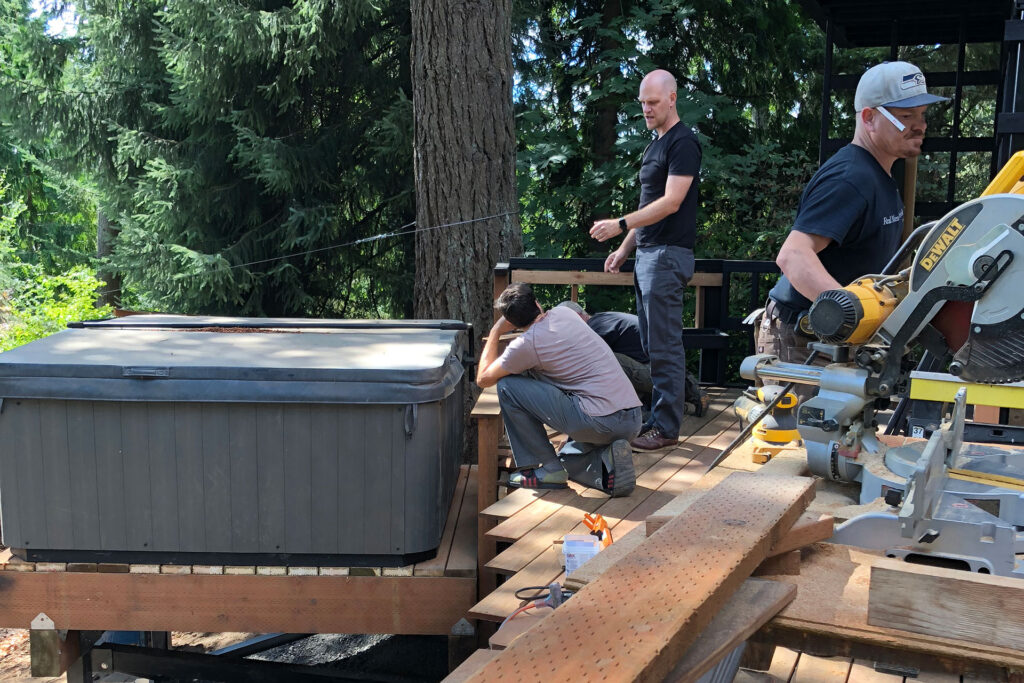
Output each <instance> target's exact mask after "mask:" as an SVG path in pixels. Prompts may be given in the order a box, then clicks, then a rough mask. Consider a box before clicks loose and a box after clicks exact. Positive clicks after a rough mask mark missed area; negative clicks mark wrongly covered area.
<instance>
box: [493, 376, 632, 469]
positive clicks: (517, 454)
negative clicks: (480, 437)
mask: <svg viewBox="0 0 1024 683" xmlns="http://www.w3.org/2000/svg"><path fill="white" fill-rule="evenodd" d="M498 403H499V405H500V406H501V419H502V420H503V421H504V422H505V431H506V432H508V442H509V445H511V446H512V456H513V457H514V458H515V461H516V467H538V466H540V465H547V466H549V467H548V469H553V470H559V469H562V464H561V462H559V460H558V456H557V455H556V454H555V449H554V448H553V447H552V446H551V442H550V441H548V436H547V432H546V431H545V430H544V425H549V426H551V427H554V428H555V429H557V430H559V431H560V432H562V433H563V434H566V435H568V436H569V438H570V439H571V440H572V441H570V443H568V444H566V448H572V449H576V450H578V451H579V452H580V453H586V452H588V451H590V450H593V449H594V448H597V447H598V446H603V445H605V444H609V443H611V442H612V441H615V440H617V439H632V438H633V437H635V436H636V435H637V434H638V433H639V432H640V422H641V419H640V408H639V406H638V407H636V408H628V409H625V410H619V411H617V412H614V413H612V414H611V415H604V416H602V417H593V416H591V415H587V414H586V413H585V412H583V409H582V408H581V407H580V399H579V397H578V396H574V395H572V394H567V393H566V392H564V391H562V390H561V389H559V388H558V387H556V386H555V385H554V384H551V383H549V382H545V381H544V380H541V379H534V378H533V377H527V376H524V375H508V376H506V377H502V378H501V379H499V380H498ZM573 442H576V443H573Z"/></svg>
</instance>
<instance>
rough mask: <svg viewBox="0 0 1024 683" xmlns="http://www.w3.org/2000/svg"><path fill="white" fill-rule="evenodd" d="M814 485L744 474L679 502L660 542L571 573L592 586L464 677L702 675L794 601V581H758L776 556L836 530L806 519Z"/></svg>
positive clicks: (648, 539)
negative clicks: (593, 572)
mask: <svg viewBox="0 0 1024 683" xmlns="http://www.w3.org/2000/svg"><path fill="white" fill-rule="evenodd" d="M814 490H815V483H814V480H813V479H809V478H805V477H793V476H772V475H763V474H751V473H733V474H731V475H730V476H728V477H725V478H724V480H722V481H721V482H720V483H717V484H716V485H713V486H711V485H708V486H707V487H706V492H705V491H701V492H702V493H703V495H702V496H700V501H701V503H700V505H693V504H692V503H693V501H694V499H695V497H694V496H692V495H691V496H686V498H687V500H688V502H685V501H680V499H678V498H677V499H676V500H675V501H672V503H674V504H676V505H678V507H679V509H680V511H679V513H678V514H676V513H675V510H674V509H669V510H668V511H666V512H663V513H661V514H659V515H657V516H655V517H653V518H649V520H648V521H649V522H650V525H651V529H652V531H653V533H651V534H650V535H649V536H648V535H647V534H646V531H647V525H646V524H644V525H640V526H639V527H637V530H636V531H634V532H633V533H632V534H630V535H627V536H626V537H624V539H623V541H624V540H625V538H629V537H630V536H632V537H634V538H636V537H637V536H639V538H640V541H639V542H637V543H635V544H633V542H632V541H631V542H629V543H622V542H617V543H615V544H613V545H612V546H611V547H610V548H608V549H606V550H605V551H603V552H602V553H601V554H600V555H598V557H596V558H594V560H591V561H590V562H588V563H587V564H586V565H584V566H583V567H582V568H581V569H580V570H579V571H578V572H576V573H574V574H573V576H572V577H570V579H577V580H576V581H575V583H576V584H577V585H578V584H579V583H580V579H584V580H585V584H586V585H582V586H580V587H579V589H578V592H577V594H576V595H575V596H573V597H572V599H571V600H569V601H568V602H567V603H565V604H564V605H563V606H561V607H559V608H558V609H557V610H555V611H553V612H551V613H550V615H549V616H546V617H544V618H539V619H534V620H533V621H534V623H533V625H532V626H531V628H529V629H528V630H526V631H525V632H524V633H522V635H520V636H518V637H517V638H515V639H514V640H512V641H511V642H510V643H508V644H507V647H506V648H505V649H504V650H501V651H496V652H497V654H492V653H487V654H478V655H477V657H476V658H474V659H471V660H469V661H467V663H466V664H465V665H464V667H460V669H459V670H458V671H457V672H456V674H458V676H456V677H455V678H453V680H460V679H461V677H463V676H466V675H467V674H469V676H468V680H479V681H484V680H497V679H499V678H503V679H504V680H531V679H536V680H598V679H600V678H604V677H607V678H609V679H614V680H662V679H664V678H665V677H666V676H670V677H671V678H674V679H679V680H696V678H697V677H699V675H700V674H701V673H703V672H705V671H707V670H709V669H710V668H711V667H712V666H713V665H714V664H715V663H716V662H717V661H718V660H720V659H721V658H722V657H723V656H724V655H726V654H727V653H729V652H730V651H732V650H734V649H735V648H736V645H738V644H739V643H742V642H743V641H744V640H745V639H746V638H747V637H748V636H749V635H750V634H751V633H753V632H754V631H756V630H757V629H758V628H760V627H761V625H763V624H764V623H765V622H766V621H767V620H768V619H770V618H771V617H772V616H773V615H774V614H776V613H777V612H778V611H779V610H780V609H781V608H782V607H783V606H784V605H785V604H787V603H788V602H789V601H791V600H792V599H793V597H794V594H795V591H794V590H793V588H792V586H788V585H785V584H782V583H776V582H765V581H759V580H756V579H750V576H751V575H752V574H753V573H754V572H755V571H756V570H757V568H758V567H759V566H761V565H762V563H763V562H764V561H765V560H766V559H768V558H769V557H772V553H773V550H774V551H775V553H776V554H775V556H776V557H777V556H780V555H785V554H788V553H789V552H791V551H792V549H793V548H794V547H798V546H799V543H800V540H799V539H800V538H805V539H807V538H809V539H811V540H815V539H816V538H818V537H819V536H820V535H821V534H822V533H824V532H822V531H821V529H824V528H825V527H826V525H827V526H828V531H827V533H828V534H829V535H830V534H831V524H830V521H829V520H826V521H823V520H822V519H821V518H820V516H816V517H814V518H802V515H803V512H804V510H805V509H806V508H807V506H808V504H809V503H810V501H811V499H812V498H813V497H814ZM798 521H799V522H800V524H799V525H797V522H798ZM794 527H796V530H794ZM620 543H622V548H623V549H624V550H625V552H621V553H618V555H621V556H617V557H614V558H613V557H612V554H611V553H610V551H612V550H613V549H616V546H618V545H619V544H620ZM794 544H795V545H794ZM609 559H614V562H612V563H611V566H608V567H599V569H600V570H601V571H599V572H598V575H597V576H589V575H586V574H582V573H583V572H584V570H585V569H587V568H588V567H590V566H591V565H592V564H593V563H596V562H597V561H598V560H602V561H607V560H609ZM577 574H581V576H580V577H577ZM499 634H500V631H499ZM699 637H700V640H698V638H699ZM488 657H491V658H490V659H489V660H488V661H487V662H486V664H485V665H484V666H483V667H482V668H479V669H477V670H475V671H473V672H471V673H470V672H469V669H471V668H472V667H473V666H474V665H478V664H479V663H480V661H481V660H482V659H485V658H488ZM460 672H461V673H460ZM453 675H454V674H453Z"/></svg>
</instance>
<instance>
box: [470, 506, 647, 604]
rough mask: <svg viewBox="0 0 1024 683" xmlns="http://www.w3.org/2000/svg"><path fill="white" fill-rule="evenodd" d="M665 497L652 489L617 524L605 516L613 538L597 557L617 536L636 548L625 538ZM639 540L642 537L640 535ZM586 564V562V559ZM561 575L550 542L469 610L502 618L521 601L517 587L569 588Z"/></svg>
mask: <svg viewBox="0 0 1024 683" xmlns="http://www.w3.org/2000/svg"><path fill="white" fill-rule="evenodd" d="M666 498H667V496H666V495H665V494H663V493H661V492H655V493H653V494H651V495H650V496H648V498H647V499H646V500H645V501H644V502H642V503H641V504H640V505H638V506H637V507H636V508H634V509H633V510H631V511H630V512H629V514H627V515H626V517H625V518H623V519H622V520H621V521H618V522H617V523H616V522H615V520H614V519H613V518H610V517H608V518H606V519H607V521H608V524H609V526H610V527H611V530H612V538H614V539H615V542H614V543H612V544H611V546H609V547H608V548H605V549H604V550H602V551H601V552H600V553H598V555H597V557H600V556H601V555H602V554H603V553H606V552H609V551H610V550H611V549H612V548H615V547H616V546H617V545H618V544H619V543H620V540H619V539H621V538H626V539H627V540H625V541H623V545H624V546H628V547H635V544H632V543H631V542H630V540H628V539H631V538H634V537H635V535H634V534H630V533H629V532H630V531H631V530H633V529H634V528H635V527H636V526H638V525H640V524H641V523H642V521H643V519H644V518H645V517H646V516H647V514H648V513H649V511H650V510H652V509H657V508H659V507H661V506H662V505H664V504H665V499H666ZM617 500H622V499H612V500H609V501H608V503H607V504H611V503H614V502H616V501H617ZM598 512H601V509H598ZM602 514H603V513H602ZM585 529H586V527H585V526H584V525H583V523H582V522H581V523H580V524H579V525H577V526H576V527H575V528H573V529H572V533H583V532H584V530H585ZM640 540H641V541H642V540H643V538H642V536H641V538H640ZM593 561H594V560H590V562H593ZM587 564H589V562H588V563H587ZM584 566H586V565H584ZM562 574H563V568H562V551H561V549H560V548H556V547H553V546H550V545H549V546H548V547H547V548H545V549H544V551H543V552H541V554H540V555H538V556H537V557H536V558H534V559H533V561H532V562H530V563H529V564H528V565H526V567H524V568H523V569H521V570H520V571H519V572H518V573H516V574H515V575H514V576H513V577H511V578H510V579H509V580H508V581H506V582H505V583H503V584H502V585H501V586H499V587H498V588H497V590H495V591H494V592H493V593H491V594H490V595H488V596H487V597H485V598H484V599H483V600H481V601H480V602H479V603H477V604H476V605H474V606H473V608H472V610H471V613H472V615H473V616H474V617H475V618H478V619H484V620H487V621H501V620H503V619H504V618H505V617H507V616H508V615H509V614H511V613H512V612H514V611H515V610H516V608H518V607H519V606H520V605H521V604H522V601H521V600H519V599H517V598H516V597H515V591H516V590H518V589H519V588H522V587H523V586H542V585H547V584H549V583H551V582H552V581H559V582H560V583H562V585H564V586H565V587H566V588H569V579H570V578H571V577H562Z"/></svg>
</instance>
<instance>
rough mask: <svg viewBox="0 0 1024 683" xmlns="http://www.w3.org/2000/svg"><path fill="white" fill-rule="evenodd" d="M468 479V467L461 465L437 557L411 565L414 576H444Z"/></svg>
mask: <svg viewBox="0 0 1024 683" xmlns="http://www.w3.org/2000/svg"><path fill="white" fill-rule="evenodd" d="M468 477H469V466H468V465H463V466H462V467H461V468H460V469H459V478H458V480H457V481H456V483H455V494H454V495H453V496H452V502H451V505H450V506H449V507H448V518H447V519H446V520H445V523H444V531H443V532H442V533H441V544H440V545H439V546H438V548H437V555H436V556H435V557H433V558H431V559H429V560H424V561H423V562H419V563H417V564H415V565H413V575H414V576H444V567H445V564H447V563H448V555H449V554H450V553H451V549H452V540H453V539H454V538H455V522H456V521H457V520H458V518H459V510H461V509H462V504H463V501H464V499H465V496H466V479H467V478H468ZM474 500H475V499H474Z"/></svg>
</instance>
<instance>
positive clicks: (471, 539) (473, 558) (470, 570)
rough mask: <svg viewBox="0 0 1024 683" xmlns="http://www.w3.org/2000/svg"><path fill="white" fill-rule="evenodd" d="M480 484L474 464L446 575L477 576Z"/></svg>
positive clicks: (471, 468)
mask: <svg viewBox="0 0 1024 683" xmlns="http://www.w3.org/2000/svg"><path fill="white" fill-rule="evenodd" d="M478 485H479V482H478V477H477V467H476V465H472V466H471V467H470V470H469V476H468V477H467V479H466V497H465V499H466V501H468V502H467V503H464V504H463V506H462V509H461V510H459V518H458V521H457V522H456V524H455V537H454V538H453V539H452V550H451V553H450V554H449V555H448V563H447V564H445V566H444V575H445V576H476V567H477V560H478V558H477V552H476V525H477V523H478V518H477V514H476V505H474V504H473V503H474V502H475V501H476V487H477V486H478Z"/></svg>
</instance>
